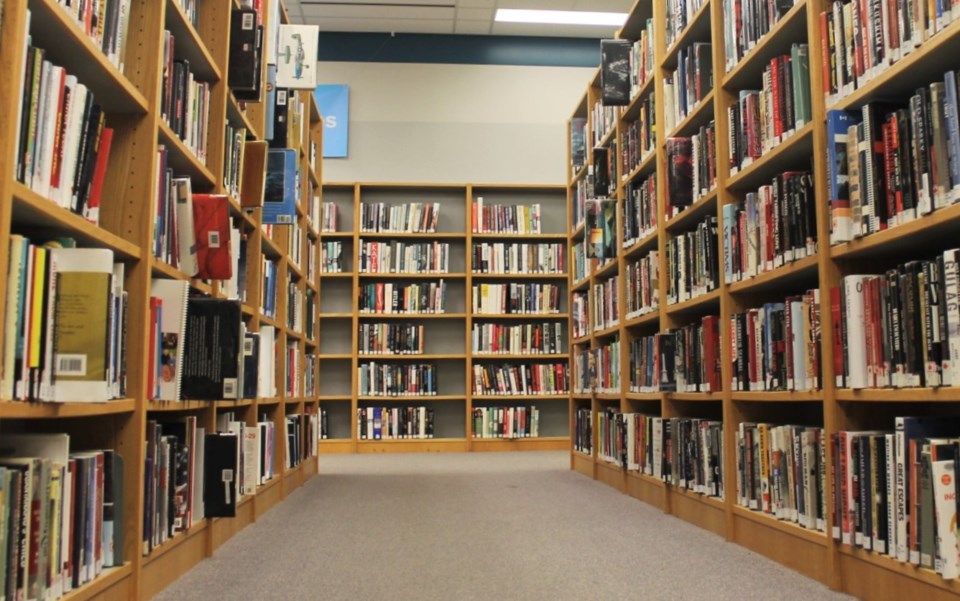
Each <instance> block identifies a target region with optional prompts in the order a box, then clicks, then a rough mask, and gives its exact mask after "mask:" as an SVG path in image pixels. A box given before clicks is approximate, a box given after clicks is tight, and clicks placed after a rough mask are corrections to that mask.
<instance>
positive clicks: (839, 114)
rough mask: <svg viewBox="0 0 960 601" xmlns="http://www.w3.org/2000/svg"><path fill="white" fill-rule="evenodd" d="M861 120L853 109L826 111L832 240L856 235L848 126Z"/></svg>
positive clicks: (836, 242)
mask: <svg viewBox="0 0 960 601" xmlns="http://www.w3.org/2000/svg"><path fill="white" fill-rule="evenodd" d="M860 120H861V118H860V115H859V114H857V113H856V112H853V111H827V191H828V194H829V196H828V200H829V201H830V242H831V244H839V243H841V242H848V241H850V240H852V239H853V231H852V221H851V218H852V214H851V212H850V179H849V173H850V171H849V166H848V165H847V130H848V129H849V127H850V126H851V125H857V124H858V123H860Z"/></svg>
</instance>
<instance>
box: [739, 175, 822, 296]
mask: <svg viewBox="0 0 960 601" xmlns="http://www.w3.org/2000/svg"><path fill="white" fill-rule="evenodd" d="M816 211H817V200H816V196H815V194H814V186H813V176H812V175H811V174H810V173H809V172H806V171H788V172H784V173H781V174H779V175H777V176H776V177H775V178H773V180H772V181H771V183H770V184H768V185H765V186H761V187H760V188H759V189H758V190H757V191H756V192H748V193H747V194H746V195H745V196H744V200H743V202H738V203H731V204H725V205H723V269H724V275H725V278H726V281H727V282H728V283H732V282H742V281H746V280H749V279H751V278H753V277H756V276H758V275H760V274H762V273H766V272H768V271H772V270H774V269H777V268H779V267H783V266H784V265H787V264H789V263H792V262H794V261H799V260H800V259H804V258H806V257H809V256H813V255H814V254H815V253H816V252H817V221H816Z"/></svg>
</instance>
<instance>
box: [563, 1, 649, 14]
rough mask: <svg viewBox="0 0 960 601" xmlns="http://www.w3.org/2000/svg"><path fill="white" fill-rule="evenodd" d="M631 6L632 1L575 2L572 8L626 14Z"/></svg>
mask: <svg viewBox="0 0 960 601" xmlns="http://www.w3.org/2000/svg"><path fill="white" fill-rule="evenodd" d="M633 5H634V1H633V0H576V1H575V2H574V3H573V8H574V10H590V11H595V12H603V13H627V12H630V9H631V8H633Z"/></svg>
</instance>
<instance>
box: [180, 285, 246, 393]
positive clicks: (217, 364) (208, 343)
mask: <svg viewBox="0 0 960 601" xmlns="http://www.w3.org/2000/svg"><path fill="white" fill-rule="evenodd" d="M240 321H241V314H240V303H239V301H229V300H221V299H211V298H191V299H189V300H188V301H187V327H186V334H185V335H186V342H185V343H184V353H183V382H182V384H181V391H182V396H183V398H184V399H194V400H203V401H213V400H221V399H236V398H239V397H238V393H239V381H238V380H239V376H240V361H241V340H240Z"/></svg>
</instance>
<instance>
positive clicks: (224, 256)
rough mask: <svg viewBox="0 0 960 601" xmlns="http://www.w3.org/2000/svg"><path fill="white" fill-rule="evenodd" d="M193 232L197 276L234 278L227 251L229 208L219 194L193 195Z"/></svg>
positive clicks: (225, 200) (220, 278)
mask: <svg viewBox="0 0 960 601" xmlns="http://www.w3.org/2000/svg"><path fill="white" fill-rule="evenodd" d="M193 229H194V233H195V235H196V239H197V265H198V266H199V269H198V271H197V277H198V278H200V279H204V280H229V279H230V278H231V277H233V261H232V260H231V255H232V253H231V249H230V206H229V204H228V203H227V197H226V196H224V195H221V194H194V195H193Z"/></svg>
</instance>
